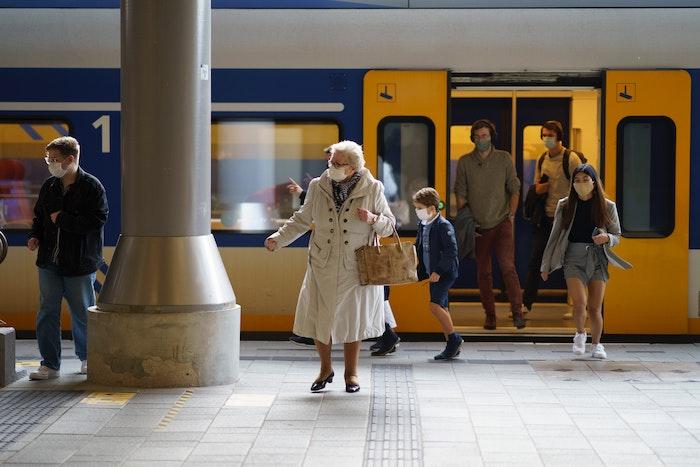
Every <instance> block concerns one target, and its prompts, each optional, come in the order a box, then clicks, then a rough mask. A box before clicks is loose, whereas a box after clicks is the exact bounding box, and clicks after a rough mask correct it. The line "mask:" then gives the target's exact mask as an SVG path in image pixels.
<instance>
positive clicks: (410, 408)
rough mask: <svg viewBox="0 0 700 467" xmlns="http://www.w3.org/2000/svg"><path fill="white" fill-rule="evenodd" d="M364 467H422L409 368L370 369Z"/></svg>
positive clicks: (418, 422) (418, 423)
mask: <svg viewBox="0 0 700 467" xmlns="http://www.w3.org/2000/svg"><path fill="white" fill-rule="evenodd" d="M365 465H366V466H421V465H423V452H422V449H421V439H420V418H419V412H418V402H417V400H416V388H415V385H414V384H413V367H412V366H411V365H374V366H372V399H371V401H370V420H369V428H368V433H367V448H366V450H365Z"/></svg>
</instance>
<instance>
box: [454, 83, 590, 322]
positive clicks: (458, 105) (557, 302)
mask: <svg viewBox="0 0 700 467" xmlns="http://www.w3.org/2000/svg"><path fill="white" fill-rule="evenodd" d="M455 87H456V88H457V89H453V90H452V92H451V101H450V109H451V115H450V122H449V123H450V165H449V168H450V173H449V180H448V184H449V189H450V190H451V188H452V187H453V185H454V179H455V173H456V166H457V162H458V160H459V158H460V157H461V156H462V155H464V154H466V153H468V152H471V151H472V150H473V148H474V146H473V143H472V142H471V141H470V139H469V134H470V128H471V126H470V125H471V123H473V122H474V121H475V120H477V119H479V118H488V119H489V120H491V121H493V122H494V123H495V124H496V126H497V130H498V139H497V142H496V146H497V147H498V148H499V149H504V150H507V151H509V152H510V153H511V154H512V155H513V160H514V164H515V166H516V170H517V174H518V177H519V178H520V180H521V182H522V189H521V200H520V201H521V204H522V200H523V198H524V195H525V193H527V190H528V188H529V186H530V185H531V184H532V182H533V178H534V172H535V165H536V162H537V159H538V158H539V157H540V156H541V155H542V154H543V153H544V151H545V148H544V145H543V143H542V141H541V139H540V128H541V125H542V123H543V122H545V121H547V120H558V121H560V122H561V123H562V125H563V127H564V128H565V132H564V138H563V144H564V146H566V147H569V148H573V149H575V150H578V151H580V152H583V153H584V154H586V157H587V158H588V159H589V160H590V161H591V162H592V163H594V164H597V163H598V152H599V147H600V138H599V134H600V127H599V126H600V89H597V88H596V87H595V86H591V85H590V84H588V83H587V84H586V85H585V86H584V85H569V86H568V88H566V87H562V89H551V87H549V89H547V88H544V87H542V88H538V87H537V86H528V87H527V88H526V87H525V86H513V87H512V88H510V89H509V88H508V87H505V86H504V87H500V88H493V87H492V88H481V89H470V88H469V87H466V86H465V87H462V88H460V87H459V86H455ZM449 214H450V215H451V216H454V215H455V214H456V199H455V197H454V195H453V194H452V193H450V203H449ZM514 234H515V254H516V267H517V270H518V276H519V278H520V282H521V286H524V285H525V278H526V275H527V269H528V263H529V257H530V244H531V237H532V225H531V224H530V223H529V222H528V221H526V220H525V219H523V217H522V212H521V210H519V211H518V213H517V216H516V225H515V232H514ZM501 283H502V281H501V278H500V272H499V271H498V267H497V264H496V262H495V261H494V294H495V295H496V297H497V302H500V303H497V317H498V323H499V324H498V328H499V332H505V333H511V332H520V333H523V332H524V333H546V334H562V333H569V331H570V328H571V327H573V322H572V321H571V320H570V319H568V314H567V313H568V312H569V311H570V309H569V307H568V305H567V303H566V301H567V295H566V287H565V283H564V279H563V276H562V275H561V273H559V274H554V275H553V277H552V279H551V280H549V281H548V282H547V283H545V284H542V283H541V284H540V291H539V293H538V301H537V303H536V304H535V307H534V308H533V310H534V312H533V313H531V314H530V315H529V316H528V320H529V322H528V327H527V328H526V329H525V330H523V331H516V330H515V328H514V327H513V326H512V322H511V320H510V318H509V311H508V310H509V306H508V305H507V295H506V294H505V291H503V290H500V289H501ZM450 310H451V312H452V315H453V319H454V321H455V324H456V325H458V326H459V329H460V331H462V332H464V333H481V332H483V329H482V324H483V316H484V315H483V310H482V308H481V304H480V299H479V292H478V288H477V284H476V265H475V262H474V261H464V262H463V263H462V264H461V266H460V277H459V279H458V281H457V282H456V283H455V285H454V287H453V289H452V290H451V291H450Z"/></svg>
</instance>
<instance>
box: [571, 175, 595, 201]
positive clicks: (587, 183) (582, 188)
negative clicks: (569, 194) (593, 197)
mask: <svg viewBox="0 0 700 467" xmlns="http://www.w3.org/2000/svg"><path fill="white" fill-rule="evenodd" d="M593 188H594V184H593V180H591V179H590V178H588V179H586V180H581V181H574V190H576V193H578V196H579V198H585V197H586V196H588V195H590V194H591V193H592V192H593Z"/></svg>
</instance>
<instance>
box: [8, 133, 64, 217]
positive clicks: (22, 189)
mask: <svg viewBox="0 0 700 467" xmlns="http://www.w3.org/2000/svg"><path fill="white" fill-rule="evenodd" d="M68 132H69V127H68V124H67V123H66V122H59V121H33V120H26V121H18V120H14V121H2V122H0V229H29V228H31V226H32V218H33V217H34V203H36V199H37V198H38V196H39V190H40V189H41V185H42V184H43V183H44V180H46V179H47V178H48V177H49V176H50V175H49V172H48V170H47V168H46V162H45V161H44V157H45V156H46V145H47V144H49V143H50V142H51V141H52V140H54V139H55V138H58V137H60V136H66V135H68Z"/></svg>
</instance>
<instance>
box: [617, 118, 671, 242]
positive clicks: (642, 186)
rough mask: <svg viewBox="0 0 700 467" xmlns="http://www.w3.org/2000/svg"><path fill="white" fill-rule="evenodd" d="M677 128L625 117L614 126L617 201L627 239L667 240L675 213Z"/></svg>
mask: <svg viewBox="0 0 700 467" xmlns="http://www.w3.org/2000/svg"><path fill="white" fill-rule="evenodd" d="M675 174H676V126H675V124H674V123H673V120H671V119H670V118H668V117H627V118H624V119H622V120H621V121H620V123H619V124H618V126H617V200H618V211H619V213H620V223H621V227H622V233H623V235H624V236H626V237H666V236H668V235H670V234H671V232H673V227H674V221H675V219H674V211H675V191H676V183H675V178H676V177H675Z"/></svg>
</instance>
